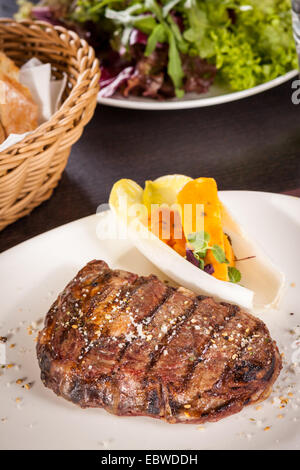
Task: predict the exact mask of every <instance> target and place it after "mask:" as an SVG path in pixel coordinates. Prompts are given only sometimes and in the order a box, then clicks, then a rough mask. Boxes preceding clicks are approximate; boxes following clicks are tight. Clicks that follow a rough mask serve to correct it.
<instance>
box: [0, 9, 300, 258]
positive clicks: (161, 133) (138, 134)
mask: <svg viewBox="0 0 300 470" xmlns="http://www.w3.org/2000/svg"><path fill="white" fill-rule="evenodd" d="M14 9H15V2H14V1H11V0H10V1H9V2H8V1H7V0H0V16H11V15H12V13H13V11H14ZM291 95H292V88H291V82H289V83H286V84H284V85H281V86H279V87H277V88H274V89H272V90H270V91H267V92H265V93H263V94H261V95H256V96H254V97H251V98H247V99H244V100H241V101H237V102H233V103H229V104H224V105H219V106H214V107H209V108H203V109H201V108H200V109H193V110H182V111H163V112H161V111H159V112H158V111H134V110H125V109H117V108H109V107H105V106H98V107H97V109H96V112H95V116H94V118H93V120H92V121H91V122H90V124H89V125H88V126H87V127H86V129H85V132H84V134H83V136H82V138H81V139H80V141H79V142H78V143H77V144H76V145H74V147H73V149H72V152H71V157H70V160H69V163H68V165H67V168H66V170H65V172H64V174H63V177H62V180H61V182H60V184H59V186H58V188H57V189H56V190H55V192H54V195H53V196H52V198H51V199H50V200H49V201H47V202H45V203H43V204H42V205H41V206H40V207H38V208H37V209H35V210H34V211H33V212H32V213H31V214H30V215H29V216H27V217H25V218H23V219H21V220H19V221H18V222H16V223H14V224H12V225H11V226H9V227H7V228H6V229H4V230H3V231H2V232H1V233H0V252H1V251H3V250H6V249H8V248H10V247H12V246H14V245H16V244H17V243H20V242H22V241H24V240H26V239H28V238H31V237H33V236H35V235H38V234H40V233H42V232H45V231H47V230H50V229H52V228H54V227H57V226H59V225H62V224H65V223H67V222H70V221H72V220H75V219H78V218H80V217H84V216H87V215H90V214H93V213H95V212H96V209H97V206H98V205H99V204H101V203H103V202H106V201H107V199H108V196H109V192H110V188H111V186H112V184H113V183H114V182H115V181H116V180H118V179H119V178H132V179H134V180H136V181H137V182H138V183H140V184H143V182H144V180H146V179H153V178H156V177H158V176H161V175H163V174H168V173H184V174H187V175H190V176H192V177H197V176H213V177H214V178H215V179H216V180H217V182H218V186H219V189H235V190H255V191H271V192H285V193H288V194H294V195H298V196H300V106H297V105H294V104H292V101H291Z"/></svg>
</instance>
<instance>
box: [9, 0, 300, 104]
mask: <svg viewBox="0 0 300 470" xmlns="http://www.w3.org/2000/svg"><path fill="white" fill-rule="evenodd" d="M18 3H19V6H20V9H19V12H18V14H17V18H18V19H20V18H32V19H36V20H44V21H48V22H51V23H53V24H58V25H63V26H66V27H67V28H71V29H74V30H76V31H77V32H78V33H79V34H80V35H81V36H82V37H84V38H85V39H87V40H88V42H89V43H90V44H91V45H92V46H93V47H94V48H95V50H96V53H97V55H98V57H99V59H100V63H101V71H102V75H101V81H100V85H101V91H100V96H102V97H109V96H113V95H114V94H115V93H117V92H119V93H121V94H122V95H123V96H125V97H128V96H129V95H134V96H144V97H150V98H154V99H158V100H163V99H168V98H172V97H175V96H176V97H178V98H180V97H182V96H183V95H184V94H185V93H188V92H194V93H199V94H200V93H206V92H208V91H209V89H210V87H211V85H212V84H213V83H215V82H216V83H221V84H225V85H226V86H227V87H228V88H230V89H231V90H232V91H238V90H243V89H248V88H251V87H254V86H256V85H259V84H261V83H264V82H267V81H269V80H272V79H274V78H276V77H278V76H280V75H283V74H285V73H287V72H289V71H291V70H293V69H295V68H297V66H298V61H297V54H296V47H295V43H294V39H293V33H292V24H291V2H290V0H77V1H74V0H43V1H41V2H39V3H38V4H33V3H32V2H29V1H26V0H19V2H18Z"/></svg>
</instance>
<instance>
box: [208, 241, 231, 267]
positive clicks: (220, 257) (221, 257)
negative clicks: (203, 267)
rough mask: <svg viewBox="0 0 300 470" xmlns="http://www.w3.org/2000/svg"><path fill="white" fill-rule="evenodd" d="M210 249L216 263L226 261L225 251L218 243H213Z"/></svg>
mask: <svg viewBox="0 0 300 470" xmlns="http://www.w3.org/2000/svg"><path fill="white" fill-rule="evenodd" d="M211 251H212V252H213V255H214V257H215V259H216V261H218V263H228V260H227V259H226V256H225V252H224V250H223V248H221V247H220V246H219V245H213V246H212V247H211Z"/></svg>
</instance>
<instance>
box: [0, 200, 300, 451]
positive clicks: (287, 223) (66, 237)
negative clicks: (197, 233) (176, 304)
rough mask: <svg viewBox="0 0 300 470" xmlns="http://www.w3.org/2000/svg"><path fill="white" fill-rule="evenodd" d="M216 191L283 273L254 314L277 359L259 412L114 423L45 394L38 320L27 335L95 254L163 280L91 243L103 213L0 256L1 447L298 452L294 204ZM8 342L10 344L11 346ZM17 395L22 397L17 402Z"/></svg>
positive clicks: (122, 253)
mask: <svg viewBox="0 0 300 470" xmlns="http://www.w3.org/2000/svg"><path fill="white" fill-rule="evenodd" d="M221 194H222V200H223V201H224V203H226V205H227V206H228V208H229V209H230V210H231V211H232V212H233V213H234V214H235V215H236V216H237V217H238V219H239V220H240V221H241V223H242V224H243V226H244V227H245V229H246V230H247V232H248V233H249V235H255V238H257V239H258V240H259V242H260V244H261V245H262V247H263V248H264V249H265V250H266V252H267V253H269V254H270V255H273V257H274V253H275V254H276V256H275V258H276V263H277V264H278V266H279V268H280V269H282V271H283V272H285V274H286V277H287V287H286V292H285V294H284V296H283V299H282V301H281V304H280V308H279V310H277V311H268V312H267V313H265V314H263V315H260V317H261V318H262V319H263V320H264V321H265V322H266V324H267V326H268V327H269V329H270V332H271V335H272V336H273V337H274V338H275V339H276V340H277V342H278V345H279V348H280V350H281V351H282V352H284V354H285V359H284V362H285V364H284V369H283V371H282V373H281V375H280V378H279V380H278V382H277V383H276V386H275V389H274V392H273V394H272V396H271V397H270V398H269V399H268V400H267V401H266V402H264V403H262V405H261V408H260V409H256V408H255V407H248V408H245V409H244V410H243V411H242V412H241V413H239V414H238V415H235V416H232V417H229V418H226V419H224V420H222V421H220V422H218V423H210V424H207V425H204V430H200V429H198V428H197V426H195V425H184V424H178V425H170V424H166V423H164V422H160V421H157V420H154V419H150V418H127V417H126V418H120V417H116V416H112V415H109V414H108V413H106V412H105V411H104V410H101V409H88V410H82V409H80V408H78V407H76V406H75V405H72V404H70V403H68V402H66V401H65V400H63V399H62V398H58V397H56V396H55V395H54V394H53V392H51V391H50V390H47V389H46V388H44V386H43V385H42V383H41V381H40V379H39V368H38V364H37V360H36V355H35V342H34V337H35V336H36V331H35V329H36V324H33V325H32V327H31V328H32V329H33V334H32V335H29V334H28V329H27V328H28V327H30V325H31V324H32V322H36V321H38V320H39V319H40V318H42V317H44V315H45V313H46V312H47V310H48V309H49V307H50V306H51V304H52V302H53V301H54V299H55V298H56V297H57V294H58V293H59V292H60V291H61V290H62V289H63V288H64V287H65V285H66V283H67V282H68V281H69V280H70V279H71V278H72V277H73V276H74V275H75V274H76V273H77V271H78V270H79V268H81V267H82V266H83V265H84V264H85V263H86V262H88V261H90V260H92V259H95V258H98V259H101V258H102V259H105V261H107V262H108V263H109V264H110V266H112V267H120V268H124V269H128V270H132V271H136V272H138V273H140V274H149V273H155V274H158V275H160V276H161V277H163V276H162V275H161V274H160V273H159V272H158V271H157V269H156V268H155V267H154V266H153V265H152V264H151V263H150V262H149V261H147V260H146V259H145V258H144V257H143V255H142V254H140V253H139V252H138V251H137V250H136V249H135V248H134V247H133V245H132V244H131V243H130V242H129V241H127V240H118V241H117V242H116V241H112V240H110V241H108V240H102V241H101V240H99V238H98V236H97V233H98V234H99V232H100V233H101V227H102V223H103V218H105V216H102V217H98V216H97V215H94V216H90V217H87V218H85V219H81V220H78V221H76V222H73V223H71V224H68V225H65V226H62V227H59V228H57V229H55V230H52V231H51V232H48V233H45V234H43V235H40V236H38V237H36V238H34V239H32V240H29V241H27V242H25V243H23V244H21V245H18V246H16V247H14V248H12V249H10V250H8V251H6V252H4V253H2V254H1V255H0V280H1V282H0V298H1V311H0V323H1V328H0V336H1V335H7V334H9V335H10V338H9V341H8V342H7V348H6V354H7V363H11V364H15V365H14V366H13V367H11V368H9V369H0V374H1V375H0V398H1V400H0V448H1V449H98V450H101V449H278V448H281V449H299V448H300V374H299V372H300V342H299V345H297V343H296V339H297V337H299V333H298V332H297V330H296V333H291V330H294V329H295V328H296V326H297V325H299V324H300V310H299V286H300V251H299V238H300V200H299V199H297V198H294V197H290V196H280V195H276V194H267V193H255V192H235V191H232V192H223V193H221ZM97 230H98V232H97ZM291 313H293V315H291ZM40 326H41V324H39V327H40ZM297 334H298V336H297ZM11 344H15V347H14V348H10V345H11ZM297 348H298V349H297ZM292 360H293V361H294V362H295V365H292ZM25 377H26V381H25V382H26V383H27V382H34V384H33V386H32V388H31V389H30V390H26V389H25V388H22V385H18V384H16V380H17V379H19V378H25ZM289 394H293V396H289ZM279 397H284V398H287V399H288V400H289V402H288V404H287V405H286V406H285V408H282V409H280V406H281V402H280V398H279ZM17 398H21V401H20V402H16V399H17ZM273 401H274V403H272V402H273ZM278 415H282V416H283V418H278V417H277V416H278ZM251 419H255V421H251ZM268 426H269V427H270V429H269V430H266V431H264V429H265V428H266V427H268Z"/></svg>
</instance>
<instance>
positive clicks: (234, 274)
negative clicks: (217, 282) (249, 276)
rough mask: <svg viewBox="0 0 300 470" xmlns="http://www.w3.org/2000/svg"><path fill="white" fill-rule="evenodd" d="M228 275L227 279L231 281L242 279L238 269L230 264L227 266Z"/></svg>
mask: <svg viewBox="0 0 300 470" xmlns="http://www.w3.org/2000/svg"><path fill="white" fill-rule="evenodd" d="M228 276H229V281H230V282H233V283H237V282H240V281H241V279H242V275H241V273H240V271H239V270H238V269H236V268H234V267H232V266H228Z"/></svg>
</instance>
